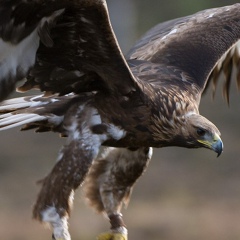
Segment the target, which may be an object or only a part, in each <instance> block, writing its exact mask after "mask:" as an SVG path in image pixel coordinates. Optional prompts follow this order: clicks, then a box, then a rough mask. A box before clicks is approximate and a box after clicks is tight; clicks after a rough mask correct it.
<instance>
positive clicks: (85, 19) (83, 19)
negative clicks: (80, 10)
mask: <svg viewBox="0 0 240 240" xmlns="http://www.w3.org/2000/svg"><path fill="white" fill-rule="evenodd" d="M81 21H82V22H84V23H88V24H92V22H91V21H90V20H88V19H87V18H85V17H81Z"/></svg>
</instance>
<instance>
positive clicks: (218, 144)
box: [212, 137, 223, 157]
mask: <svg viewBox="0 0 240 240" xmlns="http://www.w3.org/2000/svg"><path fill="white" fill-rule="evenodd" d="M212 150H213V151H215V152H216V153H217V157H219V156H220V155H221V153H222V151H223V142H222V140H221V138H220V137H219V139H218V140H216V141H214V142H213V144H212Z"/></svg>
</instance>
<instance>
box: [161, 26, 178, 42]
mask: <svg viewBox="0 0 240 240" xmlns="http://www.w3.org/2000/svg"><path fill="white" fill-rule="evenodd" d="M176 32H177V28H174V29H173V30H171V31H170V32H169V33H168V34H167V35H165V36H164V37H162V40H163V39H166V38H167V37H169V36H170V35H172V34H174V33H176Z"/></svg>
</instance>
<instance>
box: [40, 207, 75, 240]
mask: <svg viewBox="0 0 240 240" xmlns="http://www.w3.org/2000/svg"><path fill="white" fill-rule="evenodd" d="M41 215H42V221H43V222H46V223H50V224H51V226H52V228H53V234H54V237H55V238H56V239H59V240H60V239H61V240H71V237H70V234H69V232H68V221H67V220H68V218H67V217H66V216H64V217H62V218H61V217H60V216H59V214H58V213H57V211H56V208H55V207H48V208H47V209H46V210H44V211H42V212H41Z"/></svg>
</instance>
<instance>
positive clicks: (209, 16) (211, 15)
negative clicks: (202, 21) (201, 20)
mask: <svg viewBox="0 0 240 240" xmlns="http://www.w3.org/2000/svg"><path fill="white" fill-rule="evenodd" d="M214 15H215V13H211V14H209V15H208V16H207V18H211V17H213V16H214Z"/></svg>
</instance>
